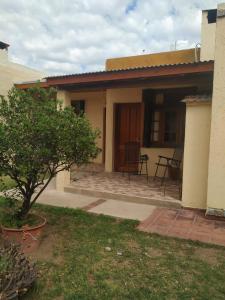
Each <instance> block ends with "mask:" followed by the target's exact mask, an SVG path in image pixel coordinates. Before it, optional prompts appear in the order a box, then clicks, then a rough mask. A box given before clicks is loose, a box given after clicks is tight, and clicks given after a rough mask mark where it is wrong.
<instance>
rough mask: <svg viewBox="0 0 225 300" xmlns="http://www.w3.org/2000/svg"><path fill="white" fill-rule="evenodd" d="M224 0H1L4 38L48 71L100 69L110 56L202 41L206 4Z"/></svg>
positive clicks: (15, 53)
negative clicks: (201, 29)
mask: <svg viewBox="0 0 225 300" xmlns="http://www.w3.org/2000/svg"><path fill="white" fill-rule="evenodd" d="M219 2H221V0H189V1H187V0H179V1H178V0H160V1H159V0H151V1H149V0H112V1H102V0H82V1H81V0H51V1H46V0H39V1H36V0H0V40H2V41H5V42H6V43H9V44H10V45H11V47H10V48H9V51H10V52H9V53H10V55H11V57H12V59H14V60H15V61H16V62H21V63H24V64H26V65H28V66H30V67H33V68H37V69H40V70H43V71H44V72H45V73H48V74H62V73H75V72H85V71H95V70H99V69H103V68H104V60H105V59H106V58H109V57H116V56H127V55H135V54H141V53H142V51H143V50H145V53H151V52H158V51H167V50H170V48H172V47H173V46H174V44H175V41H177V47H178V48H179V49H183V48H188V47H191V46H193V45H195V44H196V43H197V42H199V41H200V25H201V24H200V23H201V9H208V8H215V7H216V5H217V3H219Z"/></svg>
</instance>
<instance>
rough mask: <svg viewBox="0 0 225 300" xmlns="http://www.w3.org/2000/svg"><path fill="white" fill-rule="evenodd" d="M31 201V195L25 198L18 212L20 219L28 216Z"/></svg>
mask: <svg viewBox="0 0 225 300" xmlns="http://www.w3.org/2000/svg"><path fill="white" fill-rule="evenodd" d="M30 203H31V197H28V198H24V199H23V204H22V207H21V208H20V210H19V211H18V212H17V217H18V219H20V220H23V219H25V218H26V216H27V214H28V212H29V210H30V207H31V206H30Z"/></svg>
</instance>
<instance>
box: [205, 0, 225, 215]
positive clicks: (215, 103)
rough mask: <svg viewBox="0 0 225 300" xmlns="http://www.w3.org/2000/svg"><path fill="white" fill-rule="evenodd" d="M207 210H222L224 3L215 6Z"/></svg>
mask: <svg viewBox="0 0 225 300" xmlns="http://www.w3.org/2000/svg"><path fill="white" fill-rule="evenodd" d="M218 9H219V10H222V11H223V13H224V16H221V17H220V18H217V28H216V47H215V66H214V82H213V99H212V124H211V137H210V154H209V176H208V198H207V207H208V208H213V209H223V210H224V209H225V81H224V78H225V4H222V5H219V6H218Z"/></svg>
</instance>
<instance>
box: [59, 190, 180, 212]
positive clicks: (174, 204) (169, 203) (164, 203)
mask: <svg viewBox="0 0 225 300" xmlns="http://www.w3.org/2000/svg"><path fill="white" fill-rule="evenodd" d="M64 191H65V192H67V193H73V194H80V195H86V196H92V197H97V198H101V199H102V198H103V199H113V200H118V201H126V202H133V203H139V204H149V205H155V206H161V207H169V208H181V201H179V200H175V199H174V200H173V199H167V198H166V197H165V199H153V198H146V197H138V196H129V195H123V194H116V193H108V192H101V191H93V190H89V189H83V188H79V187H75V186H73V185H69V186H67V187H65V188H64Z"/></svg>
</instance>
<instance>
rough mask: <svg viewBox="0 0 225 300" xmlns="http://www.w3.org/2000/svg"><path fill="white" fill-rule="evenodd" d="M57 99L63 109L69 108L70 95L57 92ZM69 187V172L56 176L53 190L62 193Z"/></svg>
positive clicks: (64, 92)
mask: <svg viewBox="0 0 225 300" xmlns="http://www.w3.org/2000/svg"><path fill="white" fill-rule="evenodd" d="M57 99H58V100H60V101H61V102H62V106H63V108H65V107H66V106H70V95H69V93H68V92H66V91H58V92H57ZM68 185H70V171H62V172H60V173H58V174H57V175H56V179H55V188H56V190H57V191H62V192H63V191H64V187H65V186H68Z"/></svg>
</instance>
